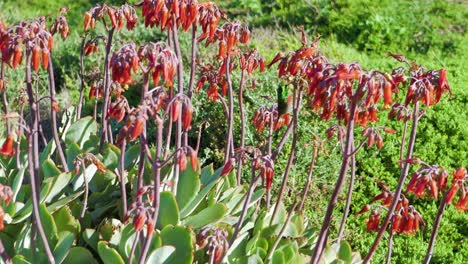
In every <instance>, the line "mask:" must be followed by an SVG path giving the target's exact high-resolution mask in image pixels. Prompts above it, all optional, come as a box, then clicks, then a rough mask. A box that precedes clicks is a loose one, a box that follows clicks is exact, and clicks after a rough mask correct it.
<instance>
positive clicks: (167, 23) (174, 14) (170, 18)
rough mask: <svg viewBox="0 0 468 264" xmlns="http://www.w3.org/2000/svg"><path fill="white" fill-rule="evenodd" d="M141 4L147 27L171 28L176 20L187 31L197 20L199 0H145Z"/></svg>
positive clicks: (177, 24)
mask: <svg viewBox="0 0 468 264" xmlns="http://www.w3.org/2000/svg"><path fill="white" fill-rule="evenodd" d="M139 5H141V7H142V14H143V17H144V18H145V26H146V27H154V26H159V27H161V30H164V29H171V28H172V25H173V23H174V21H175V22H176V26H177V27H179V26H182V28H183V29H184V30H185V31H187V30H188V29H189V28H190V26H191V25H192V24H193V23H195V22H196V20H197V15H198V7H199V5H198V1H197V0H143V1H142V2H141V3H140V4H139Z"/></svg>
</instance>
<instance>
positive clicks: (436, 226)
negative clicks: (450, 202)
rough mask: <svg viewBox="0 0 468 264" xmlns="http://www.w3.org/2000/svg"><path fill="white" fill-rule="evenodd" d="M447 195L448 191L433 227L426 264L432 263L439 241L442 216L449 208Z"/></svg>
mask: <svg viewBox="0 0 468 264" xmlns="http://www.w3.org/2000/svg"><path fill="white" fill-rule="evenodd" d="M447 194H448V190H447V191H446V192H445V194H444V197H443V198H442V200H441V201H440V204H439V209H438V211H437V217H436V219H435V221H434V225H433V226H432V233H431V240H429V246H428V247H427V253H426V257H425V258H424V264H429V263H430V262H431V258H432V254H433V252H434V246H435V242H436V239H437V233H438V232H439V227H440V222H441V221H442V216H443V214H444V212H445V207H446V206H447V203H446V202H445V200H446V199H447Z"/></svg>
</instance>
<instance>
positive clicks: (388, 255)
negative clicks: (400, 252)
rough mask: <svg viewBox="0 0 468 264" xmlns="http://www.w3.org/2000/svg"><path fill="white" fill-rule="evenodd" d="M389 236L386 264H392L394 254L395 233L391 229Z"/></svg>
mask: <svg viewBox="0 0 468 264" xmlns="http://www.w3.org/2000/svg"><path fill="white" fill-rule="evenodd" d="M389 233H390V234H389V236H388V252H387V259H386V260H385V263H386V264H391V260H392V252H393V231H392V230H391V229H390V231H389Z"/></svg>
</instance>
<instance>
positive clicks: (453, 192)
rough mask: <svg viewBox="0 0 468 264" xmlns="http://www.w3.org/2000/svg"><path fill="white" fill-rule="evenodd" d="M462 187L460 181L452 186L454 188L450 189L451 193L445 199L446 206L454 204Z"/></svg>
mask: <svg viewBox="0 0 468 264" xmlns="http://www.w3.org/2000/svg"><path fill="white" fill-rule="evenodd" d="M460 187H461V183H460V182H459V181H456V182H455V183H453V184H452V187H450V189H449V192H448V193H447V197H446V198H445V203H446V204H449V203H451V202H452V200H453V198H454V197H455V195H456V194H457V192H458V190H459V189H460Z"/></svg>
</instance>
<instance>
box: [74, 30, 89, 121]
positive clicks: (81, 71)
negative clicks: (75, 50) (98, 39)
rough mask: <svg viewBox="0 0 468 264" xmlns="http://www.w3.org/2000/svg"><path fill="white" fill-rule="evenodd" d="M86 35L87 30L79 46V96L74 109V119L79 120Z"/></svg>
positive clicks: (83, 86) (81, 103)
mask: <svg viewBox="0 0 468 264" xmlns="http://www.w3.org/2000/svg"><path fill="white" fill-rule="evenodd" d="M87 36H88V32H87V31H86V32H85V35H84V36H83V39H82V40H81V46H80V97H79V100H78V108H77V110H76V119H77V120H79V119H80V118H81V109H82V108H83V93H84V89H85V83H84V47H85V44H86V37H87Z"/></svg>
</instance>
